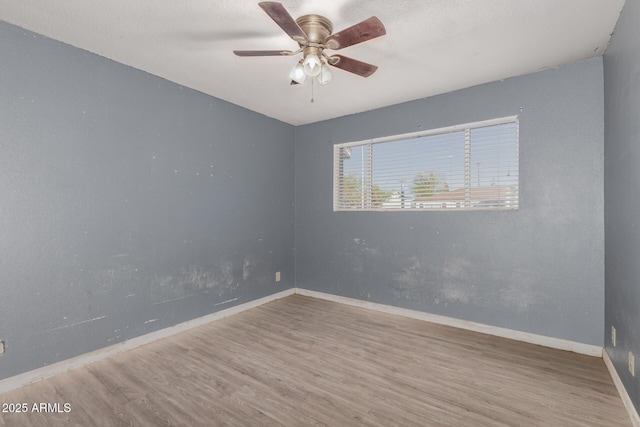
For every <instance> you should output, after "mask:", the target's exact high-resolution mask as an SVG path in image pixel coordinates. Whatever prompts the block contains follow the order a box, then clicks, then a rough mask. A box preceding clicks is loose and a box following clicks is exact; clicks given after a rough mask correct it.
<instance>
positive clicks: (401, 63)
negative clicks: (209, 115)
mask: <svg viewBox="0 0 640 427" xmlns="http://www.w3.org/2000/svg"><path fill="white" fill-rule="evenodd" d="M282 3H283V4H284V6H285V7H286V9H287V10H288V11H289V13H290V14H291V15H292V16H293V17H294V18H297V17H299V16H301V15H304V14H309V13H317V14H320V15H323V16H325V17H327V18H329V19H330V20H331V21H332V22H333V24H334V32H337V31H340V30H342V29H344V28H346V27H348V26H350V25H353V24H355V23H357V22H360V21H362V20H364V19H366V18H368V17H370V16H373V15H375V16H377V17H378V18H380V20H381V21H382V22H383V23H384V25H385V27H386V30H387V35H386V36H383V37H381V38H378V39H374V40H370V41H368V42H365V43H362V44H359V45H356V46H351V47H348V48H345V49H343V50H341V51H340V52H339V53H340V54H343V55H345V56H349V57H352V58H355V59H359V60H361V61H365V62H368V63H372V64H375V65H378V66H379V69H378V71H377V72H376V73H375V74H373V75H372V76H371V77H369V78H362V77H359V76H355V75H353V74H350V73H347V72H345V71H343V70H339V69H335V68H334V69H332V71H333V77H334V78H333V81H332V82H331V83H329V84H327V85H325V86H318V85H315V87H314V92H315V94H314V95H315V96H314V97H315V102H314V103H310V102H309V101H310V98H311V85H310V83H309V81H307V82H306V83H305V84H304V85H298V86H290V85H289V78H288V73H289V70H290V69H291V68H292V66H293V65H294V64H295V63H296V59H297V58H293V57H259V58H256V57H254V58H240V57H237V56H235V55H233V53H232V50H233V49H238V50H247V49H288V50H296V49H297V44H296V43H295V42H294V41H293V40H291V39H290V38H288V37H287V36H286V35H285V34H284V33H283V32H282V30H281V29H280V28H279V27H278V26H277V25H276V24H275V23H274V22H273V21H272V20H271V19H270V18H269V17H268V16H267V15H266V14H265V13H264V12H263V11H262V9H260V8H259V7H258V0H109V1H104V0H47V1H43V0H0V19H1V20H4V21H6V22H9V23H12V24H16V25H19V26H21V27H23V28H26V29H28V30H31V31H34V32H36V33H40V34H43V35H46V36H48V37H51V38H53V39H56V40H60V41H62V42H65V43H68V44H70V45H73V46H76V47H79V48H82V49H85V50H88V51H91V52H95V53H97V54H99V55H102V56H105V57H107V58H111V59H113V60H115V61H118V62H121V63H123V64H127V65H130V66H132V67H135V68H138V69H141V70H144V71H147V72H149V73H151V74H155V75H157V76H161V77H164V78H166V79H168V80H171V81H173V82H176V83H179V84H181V85H183V86H187V87H190V88H193V89H197V90H199V91H201V92H204V93H207V94H210V95H213V96H215V97H218V98H222V99H225V100H227V101H230V102H232V103H234V104H237V105H241V106H243V107H246V108H249V109H251V110H254V111H257V112H259V113H262V114H265V115H267V116H270V117H274V118H276V119H279V120H282V121H284V122H287V123H291V124H294V125H300V124H306V123H311V122H316V121H320V120H325V119H330V118H334V117H339V116H343V115H347V114H353V113H357V112H361V111H366V110H371V109H374V108H378V107H383V106H387V105H392V104H397V103H401V102H404V101H409V100H413V99H419V98H424V97H427V96H431V95H436V94H439V93H444V92H449V91H452V90H456V89H461V88H464V87H469V86H473V85H477V84H481V83H486V82H490V81H495V80H501V79H504V78H508V77H513V76H517V75H522V74H526V73H531V72H535V71H539V70H543V69H548V68H553V67H557V66H559V65H562V64H566V63H570V62H573V61H576V60H579V59H583V58H590V57H594V56H600V55H602V54H603V52H604V49H605V48H606V46H607V43H608V41H609V38H610V35H611V33H612V32H613V29H614V27H615V24H616V22H617V19H618V16H619V13H620V11H621V9H622V6H623V4H624V0H394V1H390V0H331V1H327V0H325V1H321V0H304V1H303V0H282Z"/></svg>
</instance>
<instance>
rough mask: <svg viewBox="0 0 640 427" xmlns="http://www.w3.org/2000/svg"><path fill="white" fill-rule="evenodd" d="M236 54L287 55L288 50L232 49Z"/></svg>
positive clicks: (289, 52)
mask: <svg viewBox="0 0 640 427" xmlns="http://www.w3.org/2000/svg"><path fill="white" fill-rule="evenodd" d="M233 53H235V54H236V55H238V56H287V55H289V54H291V51H290V50H234V51H233Z"/></svg>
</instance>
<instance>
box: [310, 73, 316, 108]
mask: <svg viewBox="0 0 640 427" xmlns="http://www.w3.org/2000/svg"><path fill="white" fill-rule="evenodd" d="M314 80H315V79H314V78H313V77H311V103H312V104H313V103H314V102H316V101H315V100H314V99H313V81H314Z"/></svg>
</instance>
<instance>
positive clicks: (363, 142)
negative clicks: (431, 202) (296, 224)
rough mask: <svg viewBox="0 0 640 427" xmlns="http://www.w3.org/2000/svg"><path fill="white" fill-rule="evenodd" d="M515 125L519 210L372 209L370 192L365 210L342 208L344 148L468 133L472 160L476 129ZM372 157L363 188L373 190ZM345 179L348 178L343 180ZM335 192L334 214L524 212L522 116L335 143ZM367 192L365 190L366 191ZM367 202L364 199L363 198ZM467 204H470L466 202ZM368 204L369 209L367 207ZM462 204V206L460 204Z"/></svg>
mask: <svg viewBox="0 0 640 427" xmlns="http://www.w3.org/2000/svg"><path fill="white" fill-rule="evenodd" d="M509 123H515V125H516V150H517V152H516V164H517V166H518V176H517V188H518V190H517V196H516V200H517V204H516V206H515V207H513V206H497V207H478V206H460V207H458V206H456V207H453V208H444V207H441V208H427V207H401V208H381V207H380V208H376V207H372V206H371V191H369V192H368V193H369V194H368V196H369V197H368V198H367V199H366V200H363V207H361V208H346V207H340V206H339V205H340V200H339V197H340V178H341V175H340V162H341V158H340V156H341V150H342V149H344V148H353V147H361V146H372V145H374V144H380V143H385V142H394V141H402V140H410V139H415V138H423V137H428V136H434V135H442V134H447V133H454V132H463V131H464V132H465V140H467V141H466V142H465V157H466V159H468V155H470V152H469V150H470V146H471V144H472V142H471V141H470V140H469V135H470V131H471V130H472V129H477V128H483V127H489V126H498V125H503V124H509ZM367 151H368V154H367V156H366V158H365V159H364V160H365V163H366V168H367V174H366V175H367V177H366V178H364V179H365V181H364V185H363V187H365V188H366V187H370V186H371V183H370V182H369V181H371V171H372V158H371V150H370V149H369V150H367ZM466 162H467V160H465V177H464V178H465V198H468V197H469V191H470V190H469V189H470V188H471V185H470V182H468V181H469V179H470V178H469V176H468V174H469V170H470V169H469V165H467V164H466ZM343 178H344V177H343ZM332 185H333V188H332V192H333V211H334V212H404V211H408V212H415V211H420V212H434V211H445V212H453V211H455V212H460V211H463V212H464V211H487V210H488V211H517V210H519V209H520V120H519V116H518V115H514V116H506V117H500V118H495V119H490V120H482V121H477V122H470V123H464V124H459V125H453V126H446V127H441V128H436V129H429V130H422V131H417V132H410V133H405V134H398V135H390V136H384V137H378V138H371V139H365V140H360V141H352V142H344V143H336V144H333V179H332ZM363 191H364V190H363ZM363 199H364V198H363ZM465 203H466V202H465ZM367 204H368V206H366V205H367ZM457 204H459V203H457Z"/></svg>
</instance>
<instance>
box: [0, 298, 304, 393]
mask: <svg viewBox="0 0 640 427" xmlns="http://www.w3.org/2000/svg"><path fill="white" fill-rule="evenodd" d="M294 293H295V289H293V288H292V289H287V290H286V291H282V292H278V293H276V294H273V295H268V296H266V297H263V298H259V299H257V300H253V301H249V302H246V303H244V304H239V305H236V306H235V307H230V308H227V309H225V310H221V311H218V312H215V313H212V314H208V315H206V316H203V317H199V318H197V319H193V320H189V321H186V322H184V323H179V324H177V325H175V326H171V327H168V328H165V329H161V330H159V331H155V332H151V333H149V334H146V335H142V336H140V337H136V338H132V339H130V340H127V341H123V342H121V343H118V344H114V345H111V346H109V347H105V348H101V349H99V350H96V351H92V352H90V353H85V354H82V355H80V356H77V357H74V358H71V359H67V360H63V361H62V362H58V363H54V364H52V365H48V366H44V367H42V368H38V369H34V370H32V371H29V372H25V373H24V374H19V375H16V376H14V377H10V378H7V379H4V380H2V381H0V394H2V393H7V392H9V391H11V390H15V389H17V388H20V387H22V386H25V385H27V384H31V383H34V382H37V381H40V380H43V379H45V378H49V377H51V376H53V375H57V374H61V373H63V372H67V371H69V370H71V369H75V368H79V367H81V366H85V365H88V364H90V363H93V362H97V361H99V360H102V359H105V358H107V357H109V356H113V355H114V354H118V353H122V352H124V351H127V350H132V349H134V348H137V347H140V346H143V345H145V344H149V343H151V342H153V341H157V340H159V339H162V338H167V337H170V336H171V335H175V334H178V333H180V332H184V331H186V330H189V329H193V328H197V327H198V326H202V325H205V324H207V323H210V322H213V321H215V320H219V319H223V318H225V317H229V316H232V315H234V314H238V313H240V312H243V311H246V310H250V309H252V308H255V307H258V306H260V305H263V304H266V303H268V302H271V301H275V300H277V299H280V298H285V297H288V296H289V295H293V294H294Z"/></svg>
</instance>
